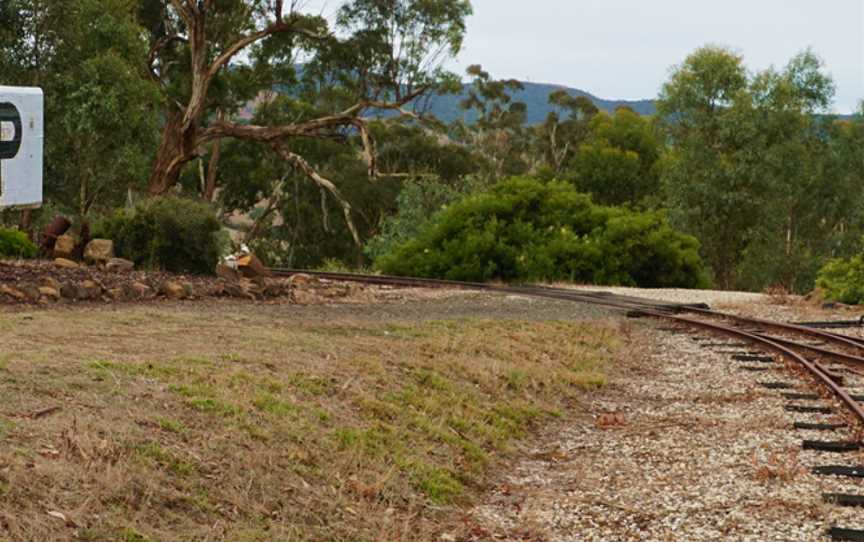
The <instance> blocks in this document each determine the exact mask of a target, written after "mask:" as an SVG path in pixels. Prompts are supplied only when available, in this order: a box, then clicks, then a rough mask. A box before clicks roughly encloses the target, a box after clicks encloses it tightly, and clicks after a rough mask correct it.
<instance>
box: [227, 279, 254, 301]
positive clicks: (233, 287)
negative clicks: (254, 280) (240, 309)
mask: <svg viewBox="0 0 864 542" xmlns="http://www.w3.org/2000/svg"><path fill="white" fill-rule="evenodd" d="M223 290H224V292H225V294H227V295H229V296H231V297H239V298H242V299H249V300H252V301H254V300H255V296H254V295H253V294H252V293H251V292H247V291H246V290H244V289H243V287H242V286H240V283H239V282H227V283H225V284H224V285H223Z"/></svg>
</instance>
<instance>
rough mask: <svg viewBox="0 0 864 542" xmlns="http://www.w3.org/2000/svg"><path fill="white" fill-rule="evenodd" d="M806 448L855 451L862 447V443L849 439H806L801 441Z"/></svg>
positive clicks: (822, 450)
mask: <svg viewBox="0 0 864 542" xmlns="http://www.w3.org/2000/svg"><path fill="white" fill-rule="evenodd" d="M801 447H802V448H803V449H805V450H817V451H820V452H834V453H844V452H854V451H856V450H860V449H861V443H859V442H851V441H848V440H805V441H804V442H802V443H801Z"/></svg>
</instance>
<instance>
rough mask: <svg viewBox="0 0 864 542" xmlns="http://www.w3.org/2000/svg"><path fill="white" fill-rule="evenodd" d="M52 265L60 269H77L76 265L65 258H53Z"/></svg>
mask: <svg viewBox="0 0 864 542" xmlns="http://www.w3.org/2000/svg"><path fill="white" fill-rule="evenodd" d="M54 265H55V266H56V267H59V268H61V269H78V264H77V263H75V262H73V261H72V260H67V259H66V258H54Z"/></svg>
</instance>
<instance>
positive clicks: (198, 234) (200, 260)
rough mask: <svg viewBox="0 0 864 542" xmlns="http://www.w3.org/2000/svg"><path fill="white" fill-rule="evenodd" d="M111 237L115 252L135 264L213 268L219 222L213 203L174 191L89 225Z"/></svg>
mask: <svg viewBox="0 0 864 542" xmlns="http://www.w3.org/2000/svg"><path fill="white" fill-rule="evenodd" d="M94 230H95V233H96V236H97V237H106V238H109V239H113V240H114V246H115V250H116V252H117V255H118V256H121V257H123V258H127V259H129V260H132V261H134V262H135V263H136V265H138V266H140V267H145V268H149V269H161V270H165V271H172V272H175V273H196V274H205V273H212V272H213V270H214V268H215V265H216V262H217V261H218V259H219V256H220V255H221V252H222V245H223V241H222V240H221V238H220V230H221V225H220V224H219V221H218V220H217V219H216V217H215V214H214V212H213V209H212V208H211V207H210V206H209V205H207V204H205V203H201V202H197V201H193V200H189V199H183V198H178V197H173V196H172V197H158V198H152V199H148V200H144V201H142V202H141V203H139V204H138V205H136V206H135V207H134V208H133V209H131V210H120V211H117V212H115V213H114V214H113V215H111V216H109V217H107V218H105V219H103V220H102V221H100V222H99V223H97V224H96V227H95V228H94Z"/></svg>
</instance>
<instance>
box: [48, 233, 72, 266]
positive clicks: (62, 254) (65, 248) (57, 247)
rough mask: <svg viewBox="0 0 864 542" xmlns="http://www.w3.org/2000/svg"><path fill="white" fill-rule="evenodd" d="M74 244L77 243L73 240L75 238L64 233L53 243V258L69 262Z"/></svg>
mask: <svg viewBox="0 0 864 542" xmlns="http://www.w3.org/2000/svg"><path fill="white" fill-rule="evenodd" d="M76 244H77V241H76V240H75V237H73V236H72V235H70V234H68V233H64V234H63V235H61V236H60V237H58V238H57V241H56V242H55V243H54V258H55V259H56V258H63V259H65V260H71V259H72V255H73V254H75V245H76Z"/></svg>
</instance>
